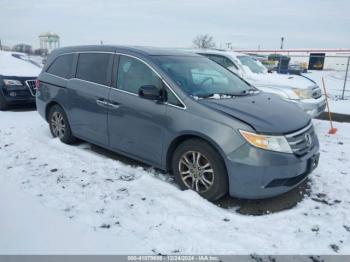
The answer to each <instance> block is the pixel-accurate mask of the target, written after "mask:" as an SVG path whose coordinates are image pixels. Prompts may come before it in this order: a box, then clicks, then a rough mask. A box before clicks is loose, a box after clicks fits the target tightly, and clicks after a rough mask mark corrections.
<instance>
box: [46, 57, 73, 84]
mask: <svg viewBox="0 0 350 262" xmlns="http://www.w3.org/2000/svg"><path fill="white" fill-rule="evenodd" d="M73 58H74V56H73V54H68V55H61V56H59V57H57V58H56V60H55V61H54V62H53V63H52V64H51V65H50V67H49V68H48V69H47V71H46V72H47V73H50V74H53V75H55V76H59V77H63V78H66V79H68V78H70V73H71V69H72V63H73Z"/></svg>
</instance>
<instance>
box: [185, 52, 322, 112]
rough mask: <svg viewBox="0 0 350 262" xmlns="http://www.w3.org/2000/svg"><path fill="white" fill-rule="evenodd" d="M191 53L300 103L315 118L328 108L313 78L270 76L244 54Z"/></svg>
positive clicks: (255, 84) (262, 88)
mask: <svg viewBox="0 0 350 262" xmlns="http://www.w3.org/2000/svg"><path fill="white" fill-rule="evenodd" d="M190 51H191V52H195V53H198V54H201V55H204V56H206V57H208V58H210V59H211V60H213V61H215V62H217V63H218V64H220V65H222V66H224V67H226V68H227V69H229V70H230V71H232V72H234V73H235V74H237V75H239V76H240V77H242V78H243V79H244V80H246V81H247V82H249V83H250V84H252V85H253V86H255V87H257V88H258V89H260V90H262V91H264V92H268V93H274V94H277V95H279V96H281V97H282V98H283V99H285V100H288V101H291V102H294V103H296V104H297V105H298V106H300V107H301V108H302V109H303V110H304V111H305V112H306V113H307V114H309V115H310V116H311V117H316V116H318V115H320V114H321V113H322V112H323V111H324V109H325V107H326V102H325V97H324V96H323V95H322V91H321V89H320V87H319V86H318V85H317V84H316V83H315V82H314V81H312V80H311V79H309V78H306V77H304V76H299V75H283V74H277V73H268V72H267V69H266V68H265V66H264V65H263V64H261V63H260V62H259V61H257V60H255V59H254V58H252V57H250V56H248V55H245V54H242V53H237V52H233V51H219V50H208V49H197V50H190Z"/></svg>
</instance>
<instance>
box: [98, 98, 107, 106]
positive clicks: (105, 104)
mask: <svg viewBox="0 0 350 262" xmlns="http://www.w3.org/2000/svg"><path fill="white" fill-rule="evenodd" d="M96 103H97V104H98V105H99V106H107V105H108V102H107V101H106V100H104V99H96Z"/></svg>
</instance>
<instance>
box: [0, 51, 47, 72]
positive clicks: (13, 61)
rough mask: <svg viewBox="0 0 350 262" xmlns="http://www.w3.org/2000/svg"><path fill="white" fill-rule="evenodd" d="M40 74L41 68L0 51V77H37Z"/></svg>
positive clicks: (9, 53)
mask: <svg viewBox="0 0 350 262" xmlns="http://www.w3.org/2000/svg"><path fill="white" fill-rule="evenodd" d="M40 72H41V68H39V67H37V66H35V65H33V64H31V63H30V62H27V61H24V60H21V59H18V58H16V57H13V56H12V53H11V52H4V51H0V75H3V76H19V77H21V76H24V77H37V76H38V75H39V74H40Z"/></svg>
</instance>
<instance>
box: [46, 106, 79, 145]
mask: <svg viewBox="0 0 350 262" xmlns="http://www.w3.org/2000/svg"><path fill="white" fill-rule="evenodd" d="M48 119H49V125H50V131H51V134H52V136H53V137H58V138H59V139H60V140H61V141H62V142H63V143H65V144H73V143H74V142H75V141H76V138H75V137H74V136H73V134H72V130H71V128H70V125H69V122H68V118H67V115H66V113H65V112H64V110H63V109H62V107H60V106H59V105H54V106H52V107H51V108H50V111H49V118H48Z"/></svg>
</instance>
